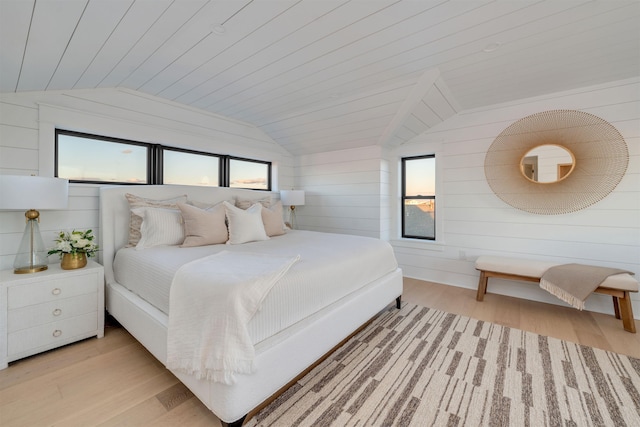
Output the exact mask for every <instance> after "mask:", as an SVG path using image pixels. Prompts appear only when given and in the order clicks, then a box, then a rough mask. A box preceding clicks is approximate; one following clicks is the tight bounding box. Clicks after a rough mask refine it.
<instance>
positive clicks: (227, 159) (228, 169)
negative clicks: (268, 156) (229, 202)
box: [224, 156, 271, 191]
mask: <svg viewBox="0 0 640 427" xmlns="http://www.w3.org/2000/svg"><path fill="white" fill-rule="evenodd" d="M231 160H240V161H242V162H249V163H260V164H264V165H267V189H261V188H249V187H231ZM224 175H225V182H226V184H227V185H226V187H230V188H238V189H245V190H256V191H271V162H267V161H264V160H255V159H247V158H244V157H236V156H225V159H224Z"/></svg>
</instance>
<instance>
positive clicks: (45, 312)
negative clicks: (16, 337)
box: [7, 293, 98, 333]
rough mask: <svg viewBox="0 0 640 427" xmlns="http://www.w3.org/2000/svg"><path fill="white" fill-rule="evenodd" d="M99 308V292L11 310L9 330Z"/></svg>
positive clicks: (53, 320)
mask: <svg viewBox="0 0 640 427" xmlns="http://www.w3.org/2000/svg"><path fill="white" fill-rule="evenodd" d="M97 310H98V294H97V293H92V294H84V295H78V296H77V297H71V298H65V299H61V300H58V301H52V302H46V303H43V304H36V305H29V306H27V307H21V308H16V309H13V310H9V313H8V316H7V317H8V332H9V333H11V332H16V331H20V330H22V329H28V328H33V327H34V326H38V325H44V324H46V323H51V322H58V321H60V320H64V319H68V318H70V317H76V316H80V315H83V314H88V313H92V312H95V311H97Z"/></svg>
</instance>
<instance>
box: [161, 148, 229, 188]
mask: <svg viewBox="0 0 640 427" xmlns="http://www.w3.org/2000/svg"><path fill="white" fill-rule="evenodd" d="M165 151H177V152H180V153H188V154H196V155H199V156H208V157H217V158H218V184H219V185H218V187H225V185H222V184H223V183H224V182H225V179H224V168H223V167H222V165H223V163H224V157H225V156H222V155H220V154H215V153H206V152H203V151H197V150H189V149H186V148H179V147H168V146H166V145H158V146H157V152H158V154H157V159H158V164H157V166H156V168H155V172H156V175H157V176H156V181H157V182H158V183H159V184H164V152H165ZM181 185H188V184H181Z"/></svg>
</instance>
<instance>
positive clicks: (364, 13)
mask: <svg viewBox="0 0 640 427" xmlns="http://www.w3.org/2000/svg"><path fill="white" fill-rule="evenodd" d="M639 19H640V2H638V1H637V0H615V1H589V0H564V1H557V0H520V1H491V0H475V1H446V0H424V1H397V0H367V1H348V0H278V1H275V0H265V1H250V0H237V1H213V0H189V1H171V0H155V1H133V0H120V1H115V2H109V1H88V0H46V1H44V0H43V1H37V2H35V1H30V0H4V1H0V50H1V51H2V52H3V55H2V61H1V63H0V75H1V76H2V79H0V91H2V92H14V91H25V90H42V89H46V90H58V89H59V90H67V89H95V88H127V89H130V90H139V91H142V92H144V93H146V94H147V95H153V96H159V97H162V98H164V99H167V100H171V101H177V102H180V103H182V104H185V105H190V106H192V107H197V108H202V109H205V110H207V111H209V112H214V113H218V114H222V115H224V116H228V117H234V118H236V119H239V120H242V121H245V122H250V123H253V124H255V125H257V126H264V128H263V130H264V131H265V132H266V133H268V134H269V135H271V136H272V138H273V139H275V140H277V141H278V142H282V144H286V146H287V149H288V150H289V151H290V152H291V153H294V154H313V153H318V152H320V151H335V150H341V149H349V148H360V147H364V146H366V145H371V141H370V140H369V139H370V138H371V139H372V140H374V141H383V142H380V143H381V144H384V145H386V146H388V147H393V146H396V145H398V144H401V143H403V142H406V141H407V140H408V138H411V137H412V135H411V134H410V132H409V130H410V131H411V132H421V130H418V129H417V126H418V125H420V123H423V126H429V127H433V126H436V125H437V123H439V122H440V121H442V120H444V119H446V118H447V117H449V116H450V115H452V114H453V113H454V112H455V111H461V110H462V109H463V108H464V109H470V108H478V107H481V106H483V105H495V104H496V103H499V102H509V101H513V100H518V99H521V98H525V97H533V96H540V95H544V94H549V93H554V92H557V91H561V90H567V89H571V88H580V87H584V86H587V85H596V84H602V83H606V82H611V81H615V80H621V79H626V78H632V77H635V76H638V75H639V74H640V37H638V31H637V22H638V20H639ZM220 29H222V30H223V31H219V30H220ZM492 46H494V47H497V49H495V50H492V49H491V47H492ZM434 69H437V70H440V73H441V80H440V82H437V83H436V85H435V89H437V91H435V92H432V93H430V94H426V95H430V96H424V95H425V93H421V94H419V95H420V96H422V99H423V101H424V103H425V105H424V106H423V105H422V104H418V105H415V109H413V110H407V109H406V108H405V107H406V102H405V101H407V100H409V98H410V94H412V95H415V93H413V92H412V89H410V90H409V91H407V90H406V88H407V87H408V88H415V85H416V83H418V82H419V81H420V78H421V76H423V75H424V74H425V73H427V72H428V71H429V70H434ZM445 82H446V84H444V83H445ZM381 88H389V91H388V93H387V94H386V96H387V97H388V100H387V103H386V104H384V105H389V106H390V107H391V109H392V111H387V112H386V114H384V117H383V116H381V115H380V114H379V112H377V111H376V110H375V107H376V106H381V105H383V104H382V103H381V102H380V100H376V99H374V98H373V97H372V98H370V99H369V100H365V98H366V96H371V93H372V91H376V90H380V89H381ZM442 98H444V100H446V102H443V99H442ZM358 99H360V100H362V102H360V103H358V102H356V101H355V100H358ZM345 100H349V101H348V102H345ZM368 104H369V105H368ZM403 106H405V107H403ZM343 107H344V108H347V109H348V111H349V113H350V114H354V115H356V114H357V115H359V117H360V118H359V119H357V120H356V119H355V118H354V117H344V119H343V120H342V121H340V120H337V118H338V117H340V116H341V115H343V111H344V110H343V109H342V108H343ZM329 111H333V112H334V113H335V114H333V115H331V114H325V113H327V112H329ZM413 116H415V118H417V119H418V121H416V120H413V119H412V121H411V122H410V123H408V124H405V123H404V122H403V120H399V117H403V118H405V119H406V118H409V117H413ZM394 117H395V118H396V119H395V120H394ZM336 120H337V121H336ZM371 120H377V121H378V123H379V126H377V127H375V129H374V128H373V127H370V128H369V129H370V130H371V131H372V132H375V133H376V135H375V136H374V137H373V138H372V137H370V136H367V137H366V138H363V137H356V136H355V135H350V133H352V132H355V131H357V130H362V128H359V129H358V128H357V124H356V122H359V123H364V122H369V121H371ZM348 125H352V126H354V127H351V126H348ZM292 127H295V130H294V129H292ZM329 130H332V131H333V133H332V134H331V137H330V138H327V139H333V140H334V141H335V142H333V143H331V142H327V143H318V138H324V136H323V135H321V134H324V133H326V132H327V131H329ZM423 130H424V129H423ZM276 135H278V136H276ZM280 135H281V136H282V138H283V141H279V138H280Z"/></svg>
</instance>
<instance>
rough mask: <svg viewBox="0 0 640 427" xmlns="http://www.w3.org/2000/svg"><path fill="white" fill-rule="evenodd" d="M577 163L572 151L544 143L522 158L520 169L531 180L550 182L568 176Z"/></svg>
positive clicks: (543, 182)
mask: <svg viewBox="0 0 640 427" xmlns="http://www.w3.org/2000/svg"><path fill="white" fill-rule="evenodd" d="M575 165H576V159H575V157H574V156H573V153H572V152H571V151H569V150H567V149H566V148H565V147H562V146H560V145H554V144H544V145H539V146H537V147H534V148H533V149H531V150H529V151H528V152H527V153H526V154H525V155H524V157H523V158H522V160H520V171H521V172H522V175H524V176H525V178H527V179H528V180H530V181H533V182H538V183H541V184H548V183H553V182H558V181H562V180H563V179H564V178H566V177H568V176H569V174H571V172H572V171H573V168H574V167H575Z"/></svg>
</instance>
